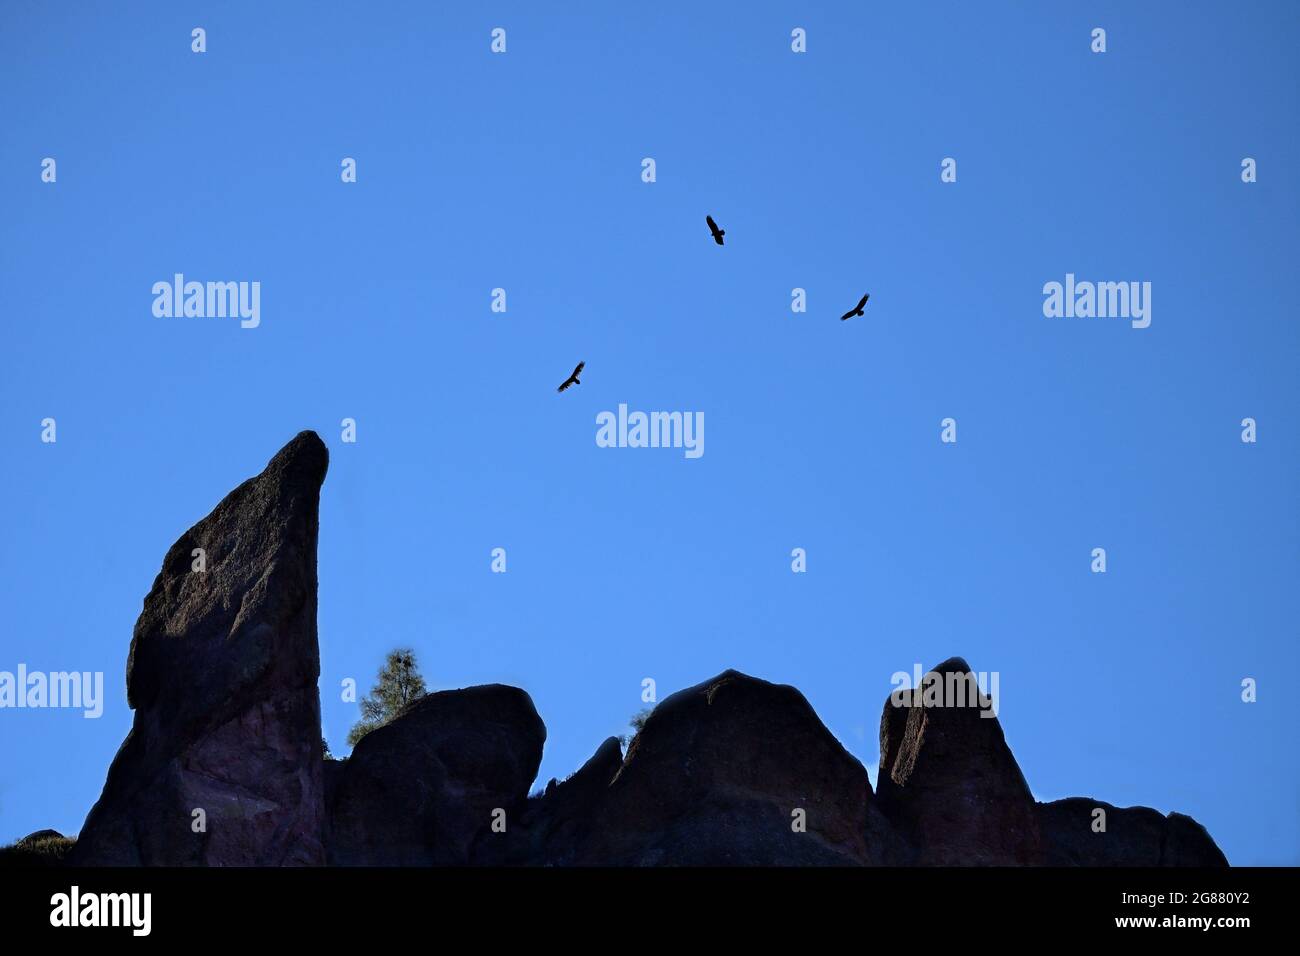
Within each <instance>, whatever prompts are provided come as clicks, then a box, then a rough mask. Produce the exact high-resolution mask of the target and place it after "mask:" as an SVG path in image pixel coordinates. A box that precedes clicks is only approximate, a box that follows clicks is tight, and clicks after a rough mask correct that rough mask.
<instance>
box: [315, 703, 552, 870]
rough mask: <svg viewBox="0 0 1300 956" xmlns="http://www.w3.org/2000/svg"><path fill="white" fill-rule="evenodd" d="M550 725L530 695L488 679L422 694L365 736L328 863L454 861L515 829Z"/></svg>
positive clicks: (333, 808) (344, 790)
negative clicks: (481, 841)
mask: <svg viewBox="0 0 1300 956" xmlns="http://www.w3.org/2000/svg"><path fill="white" fill-rule="evenodd" d="M545 741H546V727H545V725H544V724H543V723H542V719H541V718H540V717H539V716H537V710H536V709H535V708H534V707H533V701H532V698H530V697H529V696H528V695H527V694H526V693H524V692H523V691H522V690H519V689H518V688H517V687H505V686H503V685H501V684H490V685H488V686H485V687H470V688H467V689H465V690H449V691H440V692H438V693H435V694H429V695H427V696H426V697H423V698H421V699H420V700H418V701H416V702H415V703H414V704H412V705H411V706H410V707H409V708H407V710H406V712H405V713H403V714H402V715H401V716H400V717H398V718H397V719H396V720H394V721H393V722H391V723H389V724H387V725H385V726H383V727H380V728H379V729H377V730H373V731H371V732H370V733H368V734H366V736H365V737H363V738H361V741H360V742H359V743H358V744H357V746H356V748H355V749H354V750H353V752H352V756H351V757H349V758H348V759H347V760H346V761H344V762H343V767H342V771H341V774H340V776H339V779H338V782H337V785H336V786H337V789H336V790H335V791H334V793H333V794H332V798H331V801H330V808H329V811H330V812H329V843H330V846H329V861H330V862H331V863H335V864H341V865H346V866H418V865H454V864H465V863H469V862H471V860H470V847H471V846H472V845H473V843H474V841H475V839H476V838H477V837H478V836H479V835H480V833H483V832H487V833H491V832H493V831H492V825H493V822H494V819H495V820H496V821H497V823H498V826H500V825H505V826H506V832H507V833H508V832H509V824H510V820H511V818H512V817H513V816H514V815H515V814H516V811H517V810H518V809H519V808H520V807H521V806H522V805H523V803H524V801H525V799H526V798H527V796H528V787H529V785H530V784H531V783H532V782H533V778H534V777H536V776H537V768H538V766H539V765H540V764H541V761H542V745H543V743H545Z"/></svg>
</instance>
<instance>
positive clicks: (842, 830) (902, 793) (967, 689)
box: [11, 432, 1227, 866]
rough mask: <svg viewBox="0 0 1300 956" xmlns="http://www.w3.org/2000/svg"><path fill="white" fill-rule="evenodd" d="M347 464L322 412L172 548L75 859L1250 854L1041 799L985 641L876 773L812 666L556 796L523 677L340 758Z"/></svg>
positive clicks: (895, 727) (912, 707)
mask: <svg viewBox="0 0 1300 956" xmlns="http://www.w3.org/2000/svg"><path fill="white" fill-rule="evenodd" d="M327 463H328V454H327V452H326V449H325V446H324V445H323V444H322V443H321V441H320V439H319V438H317V437H316V435H315V434H313V433H311V432H303V433H302V434H300V435H299V436H298V437H297V438H295V439H294V440H293V441H291V442H290V443H289V444H288V445H287V446H285V448H284V449H282V450H281V451H280V453H279V454H277V455H276V456H275V457H274V458H273V459H272V460H271V462H270V464H269V465H268V466H267V467H266V470H265V471H264V472H262V474H261V475H259V476H257V477H256V478H253V479H250V480H249V481H246V482H245V483H244V484H242V485H240V486H239V487H238V488H236V489H235V490H234V491H233V492H231V493H230V495H228V496H227V497H226V499H225V500H224V501H222V502H221V504H219V505H218V506H217V508H216V509H215V510H214V511H213V512H212V513H211V514H210V515H208V517H206V518H204V519H203V520H202V521H200V522H199V523H198V524H196V525H195V526H194V527H193V528H191V529H190V530H189V531H187V532H186V533H185V534H184V535H182V536H181V538H180V540H179V541H177V542H176V543H175V544H174V545H173V546H172V548H171V550H170V551H168V553H167V556H166V558H165V559H164V561H163V568H162V571H161V573H160V574H159V575H158V577H157V579H156V580H155V581H154V585H153V589H152V590H151V591H150V592H149V594H148V596H147V597H146V598H145V601H144V610H143V612H142V613H141V615H140V619H139V621H138V622H137V624H136V628H135V635H134V637H133V639H132V642H131V652H130V657H129V660H128V664H127V690H128V696H129V701H130V704H131V706H132V707H133V708H134V710H135V721H134V724H133V726H132V729H131V732H130V735H129V736H128V737H127V739H126V741H125V743H123V745H122V747H121V749H120V750H119V752H118V754H117V757H116V758H115V759H114V761H113V764H112V766H111V767H110V769H109V773H108V780H107V783H106V784H105V786H104V792H103V794H102V796H101V797H100V799H99V801H98V803H96V804H95V806H94V808H93V809H92V810H91V811H90V815H89V816H88V817H87V819H86V823H85V826H84V827H83V828H82V831H81V835H80V838H79V839H78V841H77V843H76V845H75V846H74V847H73V850H72V852H71V855H70V858H69V859H70V862H72V863H74V864H83V865H84V864H91V865H100V864H117V865H158V864H171V865H176V864H197V865H292V864H308V865H311V864H324V863H331V864H338V865H399V866H400V865H408V866H430V865H533V866H539V865H551V866H587V865H596V866H600V865H631V866H671V865H676V866H692V865H736V866H741V865H746V866H752V865H796V866H806V865H827V866H864V865H867V866H878V865H885V866H888V865H896V864H903V865H915V864H920V865H959V866H972V865H974V866H980V865H1056V866H1111V865H1120V866H1150V865H1169V866H1181V865H1218V866H1223V865H1226V864H1227V861H1226V859H1224V857H1223V854H1222V853H1221V852H1219V849H1218V847H1216V846H1215V844H1214V841H1213V840H1212V839H1211V838H1210V836H1209V834H1207V833H1206V832H1205V829H1204V828H1203V827H1201V826H1200V825H1199V824H1197V823H1196V822H1195V821H1194V820H1192V819H1190V818H1189V817H1185V816H1182V815H1181V814H1177V813H1172V814H1169V815H1168V816H1163V815H1161V814H1160V813H1157V812H1156V811H1155V810H1150V809H1147V808H1145V807H1135V808H1128V809H1121V808H1117V807H1113V806H1110V805H1109V804H1105V803H1102V802H1100V801H1096V800H1092V799H1083V798H1074V799H1069V800H1058V801H1055V802H1052V803H1046V804H1039V803H1036V802H1035V800H1034V798H1033V796H1032V795H1031V793H1030V790H1029V787H1028V785H1027V784H1026V783H1025V778H1024V775H1023V774H1022V773H1021V771H1020V767H1019V766H1018V765H1017V763H1016V760H1015V757H1014V756H1012V753H1011V750H1010V748H1009V747H1008V746H1007V742H1006V740H1005V738H1004V736H1003V732H1002V727H1001V724H1000V723H999V721H998V719H997V718H996V716H993V715H992V714H991V712H990V711H989V709H988V707H987V704H988V701H987V700H986V699H984V698H982V697H981V695H980V694H979V693H978V688H977V687H976V686H975V684H974V678H973V676H972V675H971V673H970V668H969V667H968V666H967V665H966V663H965V662H964V661H962V660H960V659H959V658H953V659H951V660H948V661H945V662H944V663H942V664H940V665H939V666H938V667H937V668H936V669H935V670H934V671H933V672H931V673H930V674H929V675H927V676H926V678H925V680H923V682H922V686H921V687H920V688H917V689H914V690H908V691H898V692H896V693H895V694H894V695H891V697H890V699H888V700H887V701H886V703H885V707H884V713H883V714H882V717H881V723H880V767H879V776H878V781H877V789H876V792H874V793H873V791H872V787H871V782H870V780H869V778H868V776H867V773H866V771H865V769H864V768H863V767H862V764H861V763H859V762H858V761H857V760H856V759H855V758H854V757H853V756H852V755H851V754H850V753H849V752H848V751H847V750H845V749H844V747H843V746H842V745H841V744H840V743H839V741H838V740H836V739H835V737H834V736H833V735H832V734H831V733H830V731H829V730H828V729H827V728H826V727H825V725H823V724H822V722H821V721H820V720H819V719H818V717H817V715H816V713H814V711H813V709H812V707H811V706H810V705H809V703H808V701H807V700H806V699H805V698H804V696H803V695H802V694H801V693H799V691H797V690H796V689H794V688H793V687H789V686H785V685H780V684H771V683H768V682H767V681H763V680H759V679H757V678H754V677H749V676H746V675H745V674H741V673H738V672H736V671H726V672H724V673H722V674H719V675H718V676H717V677H715V678H713V679H711V680H707V681H704V682H703V683H701V684H697V685H696V686H694V687H690V688H687V689H686V690H682V691H679V692H678V693H676V694H673V695H672V696H671V697H669V698H667V699H666V700H664V701H663V702H662V703H660V704H659V705H658V706H657V707H656V708H655V709H654V710H653V711H652V712H651V714H650V716H649V717H648V719H647V720H646V722H645V725H644V727H643V728H642V729H641V731H640V732H639V733H638V734H637V735H636V737H635V738H633V740H632V741H631V743H630V744H629V746H628V749H627V753H626V755H625V754H624V753H623V751H622V748H621V746H620V743H619V741H618V740H617V739H616V738H612V737H611V738H609V739H608V740H606V741H605V742H604V743H603V744H601V745H600V747H599V748H598V749H597V750H596V752H595V754H594V755H593V756H592V757H591V758H590V759H589V760H588V761H587V762H586V763H585V764H584V765H583V766H582V767H581V768H580V769H579V770H578V771H577V772H576V773H574V774H573V775H572V776H571V777H569V778H568V779H567V780H564V781H563V782H559V781H555V780H552V781H550V783H549V784H548V785H547V786H546V787H545V788H544V790H543V791H542V792H541V793H539V794H537V795H535V796H533V797H529V796H528V788H529V787H530V785H531V784H532V781H533V778H534V777H535V776H536V773H537V768H538V766H539V765H540V762H541V757H542V747H543V745H544V743H545V740H546V728H545V726H544V724H543V723H542V720H541V718H540V717H539V716H538V714H537V711H536V709H535V708H534V707H533V702H532V700H531V699H530V698H529V696H528V694H527V693H525V692H524V691H522V690H519V689H517V688H513V687H505V686H502V685H497V684H493V685H489V686H486V687H471V688H467V689H463V690H451V691H441V692H438V693H434V694H429V695H427V696H425V697H423V698H421V699H420V700H418V701H416V702H415V703H414V704H412V705H410V706H409V707H408V708H407V709H406V710H405V712H404V713H402V714H401V715H400V716H398V717H397V718H396V719H394V720H392V721H391V722H390V723H388V724H386V725H385V726H382V727H380V728H378V729H376V730H373V731H371V732H370V733H369V734H367V735H366V736H365V737H364V738H363V739H362V740H361V741H360V742H359V743H358V744H357V746H356V748H355V749H354V751H353V753H352V755H351V756H350V757H349V758H348V759H347V760H344V761H336V760H323V756H322V749H321V734H320V707H319V700H318V697H317V690H316V682H317V677H318V674H319V669H320V666H319V651H318V647H317V642H316V540H317V528H318V503H319V495H320V487H321V483H322V482H323V480H324V477H325V471H326V467H327ZM199 549H201V551H200V550H199ZM200 556H201V560H200ZM1098 810H1102V811H1104V822H1105V827H1104V829H1102V828H1100V827H1098V825H1097V820H1098V819H1099V818H1098V815H1097V811H1098ZM197 811H202V814H201V816H202V818H203V822H204V824H205V825H204V826H203V827H202V828H200V827H198V826H197V817H198V814H197ZM494 824H495V825H494ZM65 842H66V841H65ZM17 849H18V850H21V848H17ZM59 852H60V853H62V852H63V851H62V849H60V851H59ZM11 855H12V854H11ZM17 856H19V857H24V853H22V852H18V853H17ZM30 856H31V854H26V857H28V858H29V857H30Z"/></svg>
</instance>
